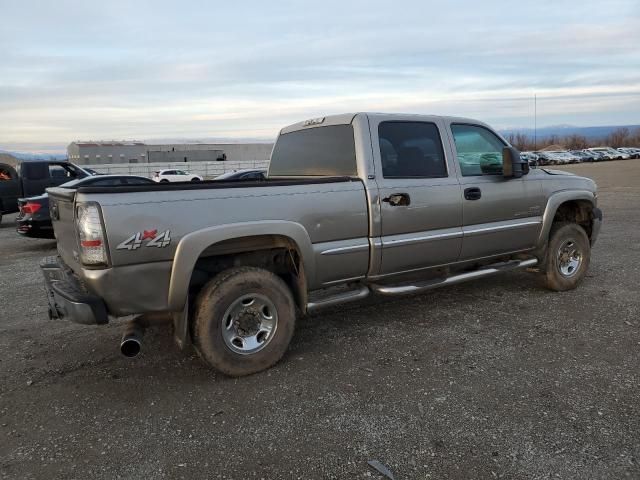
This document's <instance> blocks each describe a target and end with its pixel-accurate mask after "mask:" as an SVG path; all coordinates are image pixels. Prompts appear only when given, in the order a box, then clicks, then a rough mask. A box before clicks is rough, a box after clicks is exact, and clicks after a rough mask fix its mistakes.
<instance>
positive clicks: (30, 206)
mask: <svg viewBox="0 0 640 480" xmlns="http://www.w3.org/2000/svg"><path fill="white" fill-rule="evenodd" d="M41 208H42V205H40V204H39V203H33V202H27V203H25V204H24V205H21V206H20V212H22V214H23V215H24V214H26V215H33V214H34V213H36V212H37V211H38V210H40V209H41Z"/></svg>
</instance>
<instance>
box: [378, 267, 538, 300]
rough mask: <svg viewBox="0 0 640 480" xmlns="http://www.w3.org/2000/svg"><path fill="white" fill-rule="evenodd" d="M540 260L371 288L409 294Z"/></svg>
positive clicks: (387, 293) (387, 292)
mask: <svg viewBox="0 0 640 480" xmlns="http://www.w3.org/2000/svg"><path fill="white" fill-rule="evenodd" d="M537 263H538V260H537V259H536V258H531V259H529V260H512V261H509V262H504V263H495V264H493V265H489V266H487V267H484V268H481V269H480V270H474V271H472V272H465V273H460V274H458V275H453V276H452V277H447V278H437V279H431V280H427V281H424V282H414V283H405V284H402V285H378V284H372V285H370V288H371V290H373V291H374V292H375V293H379V294H381V295H408V294H411V293H417V292H422V291H424V290H431V289H432V288H438V287H443V286H445V285H454V284H456V283H461V282H466V281H467V280H474V279H476V278H481V277H488V276H489V275H495V274H496V273H500V272H506V271H508V270H515V269H517V268H525V267H532V266H533V265H536V264H537Z"/></svg>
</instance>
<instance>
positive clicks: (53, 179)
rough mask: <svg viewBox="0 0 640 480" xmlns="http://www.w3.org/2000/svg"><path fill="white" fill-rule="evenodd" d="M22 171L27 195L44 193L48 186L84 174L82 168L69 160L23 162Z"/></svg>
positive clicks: (60, 183)
mask: <svg viewBox="0 0 640 480" xmlns="http://www.w3.org/2000/svg"><path fill="white" fill-rule="evenodd" d="M20 173H21V176H22V183H23V190H24V196H25V197H32V196H35V195H42V194H43V193H44V192H45V189H47V188H48V187H56V186H58V185H62V184H63V183H67V182H69V181H71V180H74V179H76V178H78V177H81V176H83V174H82V171H81V170H79V169H78V168H77V167H75V166H74V165H71V164H69V163H67V162H23V163H22V166H21V169H20Z"/></svg>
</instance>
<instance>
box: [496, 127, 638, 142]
mask: <svg viewBox="0 0 640 480" xmlns="http://www.w3.org/2000/svg"><path fill="white" fill-rule="evenodd" d="M619 128H628V129H629V131H631V132H633V131H635V130H636V129H640V125H606V126H601V127H575V126H573V125H554V126H550V127H540V128H538V131H537V137H538V139H544V138H548V137H551V136H552V135H558V136H560V137H564V136H566V135H582V136H583V137H586V138H587V140H598V139H600V138H604V137H606V136H607V135H609V134H611V133H612V132H613V131H615V130H618V129H619ZM500 133H501V134H502V135H504V136H505V137H506V136H508V135H510V134H517V133H523V134H525V135H527V136H528V137H530V138H533V136H534V130H533V128H511V129H506V130H500Z"/></svg>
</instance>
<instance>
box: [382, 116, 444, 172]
mask: <svg viewBox="0 0 640 480" xmlns="http://www.w3.org/2000/svg"><path fill="white" fill-rule="evenodd" d="M378 138H379V144H380V157H381V159H382V175H383V176H384V178H440V177H446V176H447V166H446V162H445V158H444V151H443V148H442V140H441V139H440V133H439V132H438V127H437V126H436V125H435V124H434V123H429V122H382V123H380V125H379V127H378Z"/></svg>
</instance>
